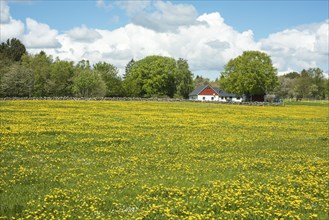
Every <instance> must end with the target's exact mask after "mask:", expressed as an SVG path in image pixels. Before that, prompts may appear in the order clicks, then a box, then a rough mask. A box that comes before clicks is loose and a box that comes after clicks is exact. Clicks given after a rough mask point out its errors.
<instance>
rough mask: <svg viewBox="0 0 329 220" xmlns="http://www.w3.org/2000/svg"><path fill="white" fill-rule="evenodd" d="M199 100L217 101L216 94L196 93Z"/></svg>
mask: <svg viewBox="0 0 329 220" xmlns="http://www.w3.org/2000/svg"><path fill="white" fill-rule="evenodd" d="M198 100H200V101H218V95H198Z"/></svg>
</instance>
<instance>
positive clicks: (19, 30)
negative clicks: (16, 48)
mask: <svg viewBox="0 0 329 220" xmlns="http://www.w3.org/2000/svg"><path fill="white" fill-rule="evenodd" d="M23 34H24V24H23V22H21V21H19V20H15V19H10V21H9V23H6V24H0V42H3V41H6V40H7V39H10V38H18V39H21V38H22V36H23Z"/></svg>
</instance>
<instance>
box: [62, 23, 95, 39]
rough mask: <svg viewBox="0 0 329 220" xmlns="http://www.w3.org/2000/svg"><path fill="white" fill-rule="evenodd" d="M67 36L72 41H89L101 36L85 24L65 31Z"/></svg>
mask: <svg viewBox="0 0 329 220" xmlns="http://www.w3.org/2000/svg"><path fill="white" fill-rule="evenodd" d="M67 35H68V37H70V38H71V39H72V40H73V41H78V42H86V43H91V42H94V41H96V40H97V39H99V38H101V35H100V34H99V33H98V32H97V31H96V30H93V29H88V28H87V27H86V26H85V25H82V26H81V27H76V28H73V29H72V30H69V31H68V32H67Z"/></svg>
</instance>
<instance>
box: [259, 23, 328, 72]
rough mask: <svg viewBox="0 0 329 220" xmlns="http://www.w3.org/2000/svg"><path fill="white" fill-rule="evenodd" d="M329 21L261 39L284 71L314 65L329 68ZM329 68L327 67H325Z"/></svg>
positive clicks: (277, 64)
mask: <svg viewBox="0 0 329 220" xmlns="http://www.w3.org/2000/svg"><path fill="white" fill-rule="evenodd" d="M328 41H329V20H327V21H324V22H322V23H318V24H311V25H303V26H300V27H296V28H293V29H287V30H283V31H281V32H278V33H274V34H271V35H269V37H268V38H266V39H263V40H261V41H260V43H261V48H262V49H263V50H264V51H265V52H267V53H268V54H269V55H271V57H272V60H273V63H274V65H275V66H276V67H277V68H278V69H279V71H280V72H288V71H289V70H291V69H294V70H297V71H298V70H301V69H304V68H310V67H321V68H328V66H327V67H326V66H325V65H327V64H328V63H329V58H328V56H329V54H328V50H329V43H328ZM324 70H325V71H327V70H326V69H324Z"/></svg>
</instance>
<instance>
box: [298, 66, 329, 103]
mask: <svg viewBox="0 0 329 220" xmlns="http://www.w3.org/2000/svg"><path fill="white" fill-rule="evenodd" d="M294 90H295V95H296V98H297V99H302V98H311V99H323V98H325V79H324V75H323V71H322V70H321V69H320V68H310V69H308V70H305V69H303V70H302V71H301V73H300V77H299V78H297V80H296V84H295V87H294Z"/></svg>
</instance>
